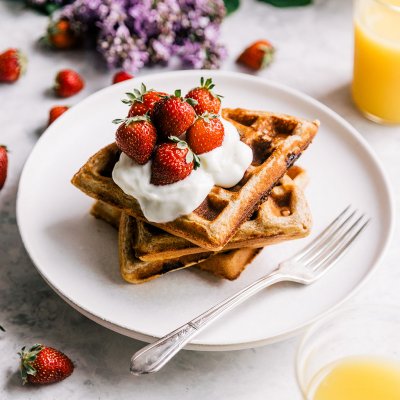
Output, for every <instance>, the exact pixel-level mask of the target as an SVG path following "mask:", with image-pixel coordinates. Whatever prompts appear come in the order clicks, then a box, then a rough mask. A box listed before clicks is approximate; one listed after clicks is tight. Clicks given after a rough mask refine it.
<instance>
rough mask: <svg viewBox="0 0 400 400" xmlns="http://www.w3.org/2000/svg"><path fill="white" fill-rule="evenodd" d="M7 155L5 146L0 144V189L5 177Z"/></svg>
mask: <svg viewBox="0 0 400 400" xmlns="http://www.w3.org/2000/svg"><path fill="white" fill-rule="evenodd" d="M7 170H8V155H7V147H6V146H3V145H0V190H1V189H2V188H3V186H4V183H5V181H6V178H7Z"/></svg>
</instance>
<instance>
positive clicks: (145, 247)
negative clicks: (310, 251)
mask: <svg viewBox="0 0 400 400" xmlns="http://www.w3.org/2000/svg"><path fill="white" fill-rule="evenodd" d="M307 183H308V176H307V173H306V171H305V170H304V169H302V168H300V167H298V166H293V167H291V168H290V169H289V170H288V173H287V174H286V175H284V176H283V177H282V179H281V180H280V181H279V183H278V184H277V185H276V186H275V187H274V188H273V189H272V191H271V194H270V196H269V197H268V198H267V199H266V200H265V201H264V202H263V203H262V204H261V205H260V207H259V208H258V209H257V210H256V211H255V212H254V213H253V215H252V216H251V218H250V219H249V220H248V221H245V222H244V223H243V224H242V225H241V226H240V227H239V230H238V231H237V232H236V234H235V236H234V237H233V238H232V239H231V240H230V241H229V242H228V243H227V245H226V246H225V247H224V250H230V249H237V248H241V247H253V248H257V247H264V246H267V245H271V244H275V243H279V242H282V241H285V240H291V239H298V238H302V237H305V236H307V235H308V234H309V233H310V229H311V224H312V221H311V220H312V218H311V212H310V209H309V207H308V204H307V201H306V198H305V195H304V192H303V189H304V188H305V186H306V184H307ZM135 229H136V231H137V235H136V240H135V243H134V247H135V249H136V257H138V258H140V259H141V260H143V261H157V260H165V259H168V258H176V257H181V256H185V255H188V254H196V253H202V252H204V251H205V250H204V249H203V248H201V247H199V246H196V245H195V244H193V243H191V242H189V241H188V240H186V239H184V238H180V237H176V236H173V235H171V234H169V233H168V232H165V231H163V230H161V229H159V228H157V227H154V226H152V225H149V224H147V223H145V222H143V221H140V220H136V228H135Z"/></svg>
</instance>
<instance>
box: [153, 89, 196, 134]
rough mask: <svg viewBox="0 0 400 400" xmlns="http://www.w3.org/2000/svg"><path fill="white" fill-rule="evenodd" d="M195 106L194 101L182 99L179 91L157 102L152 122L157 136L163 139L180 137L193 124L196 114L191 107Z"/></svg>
mask: <svg viewBox="0 0 400 400" xmlns="http://www.w3.org/2000/svg"><path fill="white" fill-rule="evenodd" d="M196 104H197V101H196V100H193V99H182V97H181V91H180V90H176V91H175V95H174V96H166V97H164V98H162V99H161V100H160V101H158V102H157V103H156V104H155V106H154V110H153V113H152V120H153V123H154V125H155V126H156V128H157V131H158V132H159V134H160V135H162V136H164V137H169V136H177V137H180V136H182V135H183V134H184V133H185V132H186V131H187V129H188V128H189V126H190V125H192V124H193V122H194V119H195V117H196V113H195V111H194V108H193V107H192V106H195V105H196Z"/></svg>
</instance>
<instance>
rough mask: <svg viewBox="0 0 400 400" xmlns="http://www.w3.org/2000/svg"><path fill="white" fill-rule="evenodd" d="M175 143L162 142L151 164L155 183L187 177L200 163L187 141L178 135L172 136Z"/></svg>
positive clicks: (170, 181) (165, 183) (152, 181)
mask: <svg viewBox="0 0 400 400" xmlns="http://www.w3.org/2000/svg"><path fill="white" fill-rule="evenodd" d="M171 139H172V140H174V143H170V142H168V143H162V144H160V145H159V146H158V147H157V149H156V152H155V155H154V159H153V162H152V164H151V179H150V183H152V184H153V185H169V184H171V183H174V182H178V181H181V180H182V179H185V178H186V177H187V176H188V175H189V174H190V173H191V172H192V170H193V168H194V169H196V168H197V167H198V166H199V165H200V163H199V160H198V158H197V156H195V155H194V154H193V153H192V152H191V150H190V149H189V148H188V146H187V143H186V142H184V141H181V140H179V139H178V138H177V137H171Z"/></svg>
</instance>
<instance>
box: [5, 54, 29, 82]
mask: <svg viewBox="0 0 400 400" xmlns="http://www.w3.org/2000/svg"><path fill="white" fill-rule="evenodd" d="M26 64H27V59H26V57H25V56H24V55H23V54H22V53H21V52H20V51H19V50H17V49H7V50H6V51H4V52H3V53H1V54H0V82H4V83H13V82H15V81H17V80H18V79H19V77H20V76H21V75H22V74H23V73H24V72H25V70H26Z"/></svg>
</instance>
